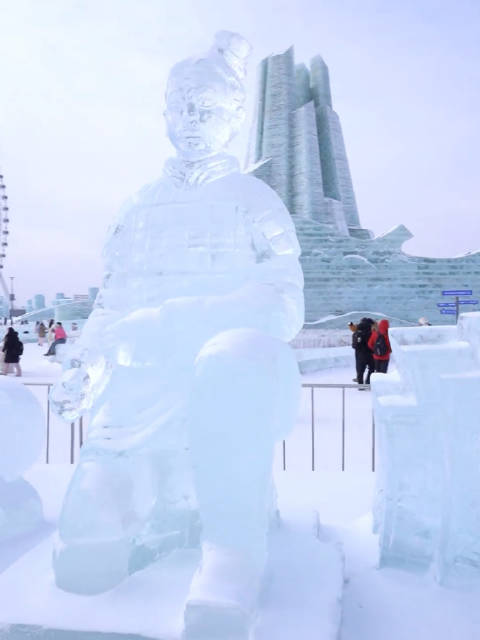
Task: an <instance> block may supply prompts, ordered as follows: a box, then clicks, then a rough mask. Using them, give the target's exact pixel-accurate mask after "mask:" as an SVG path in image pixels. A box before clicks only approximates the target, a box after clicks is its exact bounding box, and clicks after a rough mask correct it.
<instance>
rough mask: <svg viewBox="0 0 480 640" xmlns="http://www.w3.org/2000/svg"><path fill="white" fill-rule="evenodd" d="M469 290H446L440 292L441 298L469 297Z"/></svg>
mask: <svg viewBox="0 0 480 640" xmlns="http://www.w3.org/2000/svg"><path fill="white" fill-rule="evenodd" d="M472 293H473V292H472V290H471V289H446V290H445V291H442V296H471V295H472Z"/></svg>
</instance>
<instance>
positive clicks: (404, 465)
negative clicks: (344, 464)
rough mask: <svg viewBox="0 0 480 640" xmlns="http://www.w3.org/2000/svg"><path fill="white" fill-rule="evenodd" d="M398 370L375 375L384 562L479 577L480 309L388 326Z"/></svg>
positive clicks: (445, 578) (467, 579) (456, 580)
mask: <svg viewBox="0 0 480 640" xmlns="http://www.w3.org/2000/svg"><path fill="white" fill-rule="evenodd" d="M390 339H391V343H392V349H393V354H394V358H395V362H396V363H397V367H398V370H397V371H396V372H394V373H389V374H387V375H382V374H376V375H374V376H373V377H372V381H371V384H372V391H373V404H374V414H375V424H376V427H377V434H378V444H379V449H378V460H379V473H378V478H377V498H376V504H375V509H374V513H375V525H376V528H377V530H378V533H379V545H380V556H379V563H380V566H393V567H399V568H405V569H410V570H412V569H413V570H426V569H428V568H429V567H432V566H433V567H434V571H435V575H436V576H437V578H438V580H439V582H440V583H441V584H444V585H446V586H451V587H465V586H467V587H468V586H471V585H473V584H476V585H479V584H480V497H478V489H477V488H478V485H479V483H480V466H479V463H478V461H479V459H480V444H479V443H480V421H479V420H478V406H480V313H467V314H463V315H461V316H460V321H459V324H458V327H438V326H437V327H435V326H432V327H414V328H402V329H400V328H397V329H392V330H391V331H390Z"/></svg>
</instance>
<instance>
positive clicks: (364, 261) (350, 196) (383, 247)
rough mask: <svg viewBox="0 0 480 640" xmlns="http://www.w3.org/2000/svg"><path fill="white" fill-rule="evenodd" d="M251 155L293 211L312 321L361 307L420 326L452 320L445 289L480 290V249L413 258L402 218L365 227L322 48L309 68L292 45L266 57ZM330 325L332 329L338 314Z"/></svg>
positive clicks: (252, 164)
mask: <svg viewBox="0 0 480 640" xmlns="http://www.w3.org/2000/svg"><path fill="white" fill-rule="evenodd" d="M248 163H249V167H250V169H249V170H250V171H251V172H252V174H253V175H255V176H257V177H258V178H261V179H262V180H264V181H265V182H266V183H267V184H268V185H270V186H271V187H272V188H273V189H275V191H276V192H277V193H278V195H279V196H280V197H281V198H282V200H283V202H284V203H285V205H286V207H287V208H288V210H289V211H290V213H291V214H292V219H293V221H294V223H295V227H296V230H297V234H298V239H299V242H300V246H301V248H302V255H301V264H302V268H303V273H304V276H305V315H306V320H307V323H310V322H315V321H317V320H319V319H321V318H325V317H327V316H329V315H331V316H339V315H341V314H345V313H350V312H353V311H355V312H357V311H359V310H362V309H363V310H364V311H377V312H380V313H382V312H383V313H384V314H388V315H389V316H391V317H394V318H399V319H400V324H408V323H412V322H413V323H414V324H416V322H417V319H418V318H419V317H421V316H423V315H426V316H427V317H428V318H430V319H431V318H434V317H437V318H438V323H439V324H449V323H450V322H451V320H450V317H449V316H448V315H440V314H438V308H437V307H436V303H437V302H438V300H439V296H440V295H441V289H442V288H443V289H458V288H460V289H475V290H477V289H478V288H480V252H478V251H476V252H473V253H468V254H466V255H465V256H460V257H457V258H439V259H432V258H424V257H417V256H410V255H408V254H406V253H404V252H403V251H402V245H403V243H404V242H406V241H407V240H408V239H409V238H411V237H412V235H411V233H410V232H409V231H408V230H407V229H406V228H405V227H404V226H403V225H398V226H396V227H395V228H394V229H392V230H391V231H388V232H387V233H385V234H382V235H379V236H377V237H376V238H373V234H372V233H371V232H370V231H369V230H368V229H365V228H363V227H362V226H361V224H360V218H359V214H358V209H357V204H356V200H355V192H354V189H353V184H352V178H351V175H350V168H349V163H348V156H347V152H346V148H345V144H344V140H343V133H342V127H341V123H340V118H339V116H338V115H337V113H336V112H335V111H334V108H333V103H332V94H331V90H330V78H329V71H328V67H327V65H326V64H325V62H324V60H323V59H322V58H321V56H315V57H314V58H313V59H312V61H311V63H310V69H308V68H307V66H306V65H304V64H299V65H298V64H297V65H296V64H295V60H294V52H293V47H291V48H289V49H288V50H287V51H285V52H284V53H282V54H280V55H272V56H269V57H268V58H265V59H264V60H263V61H262V62H261V64H260V68H259V82H258V91H257V100H256V113H255V118H254V122H253V127H252V135H251V142H250V148H249V157H248ZM352 258H353V259H352ZM364 315H368V313H365V314H364ZM322 324H323V326H324V327H332V326H335V320H334V319H333V318H332V320H331V321H330V322H328V321H325V322H323V323H322Z"/></svg>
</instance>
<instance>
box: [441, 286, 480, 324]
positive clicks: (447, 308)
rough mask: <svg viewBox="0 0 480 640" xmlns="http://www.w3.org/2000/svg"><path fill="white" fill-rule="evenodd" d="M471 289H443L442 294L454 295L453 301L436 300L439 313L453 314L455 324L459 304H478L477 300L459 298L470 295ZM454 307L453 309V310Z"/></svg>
mask: <svg viewBox="0 0 480 640" xmlns="http://www.w3.org/2000/svg"><path fill="white" fill-rule="evenodd" d="M472 294H473V291H472V289H445V290H444V291H442V296H455V302H437V307H440V313H443V314H449V315H453V314H455V324H458V316H459V315H460V305H461V304H478V300H460V298H459V296H471V295H472ZM453 307H455V311H454V310H453Z"/></svg>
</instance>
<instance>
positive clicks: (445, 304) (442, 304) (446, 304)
mask: <svg viewBox="0 0 480 640" xmlns="http://www.w3.org/2000/svg"><path fill="white" fill-rule="evenodd" d="M456 306H457V303H456V302H437V307H456Z"/></svg>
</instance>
